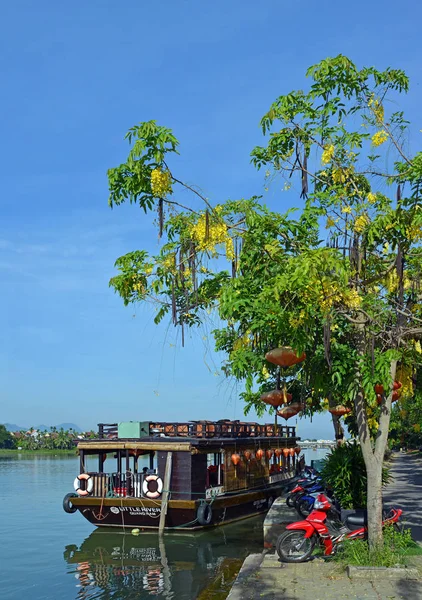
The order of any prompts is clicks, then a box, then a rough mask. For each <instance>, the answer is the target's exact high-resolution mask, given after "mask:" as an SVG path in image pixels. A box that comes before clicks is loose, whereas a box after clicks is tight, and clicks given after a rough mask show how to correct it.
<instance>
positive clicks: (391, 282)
mask: <svg viewBox="0 0 422 600" xmlns="http://www.w3.org/2000/svg"><path fill="white" fill-rule="evenodd" d="M411 285H412V282H411V280H410V279H409V277H408V275H407V273H406V271H404V273H403V289H404V290H408V289H410V287H411ZM385 287H386V288H387V290H388V291H389V292H390V294H393V293H394V292H396V291H397V289H398V287H399V278H398V275H397V272H396V271H390V273H388V275H387V277H386V279H385Z"/></svg>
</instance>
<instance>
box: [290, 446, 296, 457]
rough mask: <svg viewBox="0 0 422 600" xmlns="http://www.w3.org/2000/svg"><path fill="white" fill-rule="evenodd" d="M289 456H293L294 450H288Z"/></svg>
mask: <svg viewBox="0 0 422 600" xmlns="http://www.w3.org/2000/svg"><path fill="white" fill-rule="evenodd" d="M289 454H290V456H292V457H293V456H294V455H295V449H294V448H289Z"/></svg>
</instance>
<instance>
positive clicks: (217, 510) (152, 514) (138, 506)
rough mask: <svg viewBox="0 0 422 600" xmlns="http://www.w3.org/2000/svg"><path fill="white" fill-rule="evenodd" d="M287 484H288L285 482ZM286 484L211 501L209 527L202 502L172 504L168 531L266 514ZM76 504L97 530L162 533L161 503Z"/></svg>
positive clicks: (129, 500) (79, 500) (75, 500)
mask: <svg viewBox="0 0 422 600" xmlns="http://www.w3.org/2000/svg"><path fill="white" fill-rule="evenodd" d="M284 483H286V482H284ZM283 489H284V485H283V483H279V484H273V485H270V486H267V487H266V488H264V489H259V490H254V491H245V492H240V493H234V494H230V495H221V496H217V497H215V498H214V499H213V500H207V503H208V504H210V505H211V519H210V521H209V523H207V524H201V523H199V522H198V520H197V517H198V509H199V507H200V505H201V501H199V500H170V501H169V505H168V509H167V515H166V525H165V528H166V529H177V528H181V529H183V530H184V531H186V530H197V529H204V528H206V527H216V526H219V525H223V524H226V523H231V522H233V521H236V520H239V519H245V518H248V517H252V516H255V515H257V514H260V513H263V512H266V511H267V510H268V509H269V508H270V506H271V504H272V503H273V502H274V500H275V499H276V498H277V497H278V496H280V495H281V494H282V493H283ZM72 504H73V505H74V506H75V507H76V508H77V509H78V510H79V512H80V513H81V514H82V515H83V516H84V517H85V518H86V519H87V520H88V521H90V523H92V524H93V525H95V526H97V527H120V528H121V527H128V528H131V529H133V528H139V529H145V530H149V529H158V524H159V517H160V513H161V501H160V500H149V499H146V498H93V497H83V498H72Z"/></svg>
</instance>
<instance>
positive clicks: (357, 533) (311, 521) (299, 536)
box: [276, 494, 403, 563]
mask: <svg viewBox="0 0 422 600" xmlns="http://www.w3.org/2000/svg"><path fill="white" fill-rule="evenodd" d="M330 511H331V512H334V513H337V515H336V516H337V519H336V521H333V522H331V521H330V522H328V523H327V513H328V512H330ZM402 513H403V511H402V510H401V509H399V508H393V509H392V510H391V512H390V514H389V515H388V516H387V517H386V518H385V520H384V521H383V527H384V526H385V525H388V524H395V525H396V527H397V528H400V527H399V520H400V517H401V515H402ZM366 534H367V528H366V515H365V514H358V513H355V514H349V515H347V516H346V518H345V519H344V521H341V520H340V518H339V511H337V509H335V508H334V506H333V504H332V503H331V502H330V501H329V499H328V498H327V496H325V494H319V495H318V497H317V499H316V500H315V503H314V510H313V511H312V512H311V514H310V515H309V516H308V517H307V518H306V519H305V520H304V521H298V522H296V523H290V525H287V527H286V531H285V532H284V533H282V534H281V535H280V536H279V537H278V539H277V543H276V550H277V554H278V555H279V557H280V558H281V560H282V561H283V562H289V563H299V562H305V561H307V560H309V559H310V557H311V555H312V552H313V551H314V548H315V545H316V544H317V543H318V542H319V543H320V545H321V546H323V548H324V556H330V555H332V554H334V553H335V551H336V550H337V548H338V546H339V544H340V543H341V542H342V541H343V540H344V539H345V538H348V539H365V538H366Z"/></svg>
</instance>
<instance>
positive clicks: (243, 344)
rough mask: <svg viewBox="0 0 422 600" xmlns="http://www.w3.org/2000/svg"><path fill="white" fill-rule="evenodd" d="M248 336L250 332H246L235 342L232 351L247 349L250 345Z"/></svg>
mask: <svg viewBox="0 0 422 600" xmlns="http://www.w3.org/2000/svg"><path fill="white" fill-rule="evenodd" d="M249 334H250V331H247V332H246V333H244V334H243V335H242V336H241V337H240V338H238V339H237V340H235V341H234V343H233V350H240V349H241V348H247V347H248V346H249V345H250V343H251V340H250V337H249Z"/></svg>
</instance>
